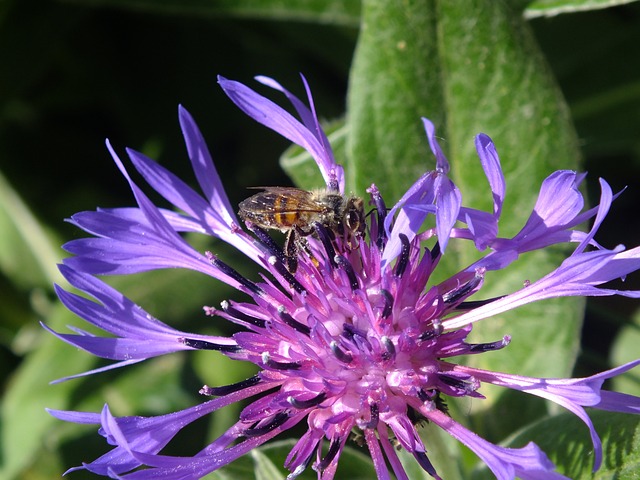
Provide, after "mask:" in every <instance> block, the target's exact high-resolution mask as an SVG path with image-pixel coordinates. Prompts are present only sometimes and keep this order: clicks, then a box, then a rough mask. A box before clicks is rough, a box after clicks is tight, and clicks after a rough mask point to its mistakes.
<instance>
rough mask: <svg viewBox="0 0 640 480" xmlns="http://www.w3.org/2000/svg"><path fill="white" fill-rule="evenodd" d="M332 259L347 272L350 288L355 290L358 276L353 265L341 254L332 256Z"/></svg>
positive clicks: (357, 286)
mask: <svg viewBox="0 0 640 480" xmlns="http://www.w3.org/2000/svg"><path fill="white" fill-rule="evenodd" d="M333 260H334V262H335V264H336V265H338V266H339V267H340V268H341V269H342V270H344V272H345V273H346V274H347V278H348V279H349V285H350V286H351V290H357V289H358V288H359V285H358V277H357V276H356V272H355V270H354V269H353V265H351V263H350V262H349V260H347V259H346V258H345V257H344V256H342V255H336V256H335V257H333Z"/></svg>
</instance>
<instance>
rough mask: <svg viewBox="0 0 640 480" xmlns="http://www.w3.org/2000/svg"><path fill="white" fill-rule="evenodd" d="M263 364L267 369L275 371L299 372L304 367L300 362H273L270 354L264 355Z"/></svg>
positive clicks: (265, 353) (264, 353)
mask: <svg viewBox="0 0 640 480" xmlns="http://www.w3.org/2000/svg"><path fill="white" fill-rule="evenodd" d="M262 363H263V364H264V366H265V367H269V368H272V369H274V370H297V369H299V368H300V367H301V366H302V365H300V363H299V362H276V361H275V360H271V355H269V352H263V353H262Z"/></svg>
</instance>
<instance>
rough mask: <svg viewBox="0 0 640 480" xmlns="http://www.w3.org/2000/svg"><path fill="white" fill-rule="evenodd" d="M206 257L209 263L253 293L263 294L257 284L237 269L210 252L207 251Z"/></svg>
mask: <svg viewBox="0 0 640 480" xmlns="http://www.w3.org/2000/svg"><path fill="white" fill-rule="evenodd" d="M207 257H208V258H209V261H210V262H211V264H212V265H214V266H215V267H217V268H218V269H219V270H220V271H221V272H222V273H224V274H225V275H228V276H229V277H231V278H233V279H234V280H235V281H236V282H238V283H239V284H240V285H242V286H244V287H246V288H247V289H248V290H249V291H251V292H252V293H254V294H255V295H260V296H262V295H264V291H263V290H262V289H261V288H260V287H259V286H258V285H256V284H255V283H253V282H252V281H251V280H249V279H248V278H245V277H244V276H242V275H241V274H240V273H239V272H238V271H236V270H234V269H233V268H231V267H230V266H229V265H227V264H226V263H224V262H223V261H222V260H220V259H219V258H218V257H216V256H215V255H213V254H212V253H211V252H207Z"/></svg>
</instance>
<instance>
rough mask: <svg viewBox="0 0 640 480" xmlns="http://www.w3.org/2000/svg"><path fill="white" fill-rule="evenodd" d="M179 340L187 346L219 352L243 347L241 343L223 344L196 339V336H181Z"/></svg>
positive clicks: (234, 350)
mask: <svg viewBox="0 0 640 480" xmlns="http://www.w3.org/2000/svg"><path fill="white" fill-rule="evenodd" d="M178 341H179V342H180V343H182V344H184V345H186V346H187V347H191V348H195V349H196V350H216V351H218V352H227V353H233V352H239V351H240V350H242V347H240V346H239V345H222V344H220V343H213V342H208V341H206V340H196V339H195V338H179V339H178Z"/></svg>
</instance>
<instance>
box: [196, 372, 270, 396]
mask: <svg viewBox="0 0 640 480" xmlns="http://www.w3.org/2000/svg"><path fill="white" fill-rule="evenodd" d="M259 383H260V377H259V376H258V375H254V376H253V377H250V378H247V379H246V380H242V381H241V382H238V383H232V384H231V385H225V386H223V387H209V386H208V385H205V386H204V387H202V388H201V389H200V392H199V393H200V394H201V395H208V396H215V397H223V396H225V395H229V394H230V393H234V392H239V391H240V390H244V389H245V388H249V387H253V386H254V385H258V384H259Z"/></svg>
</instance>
